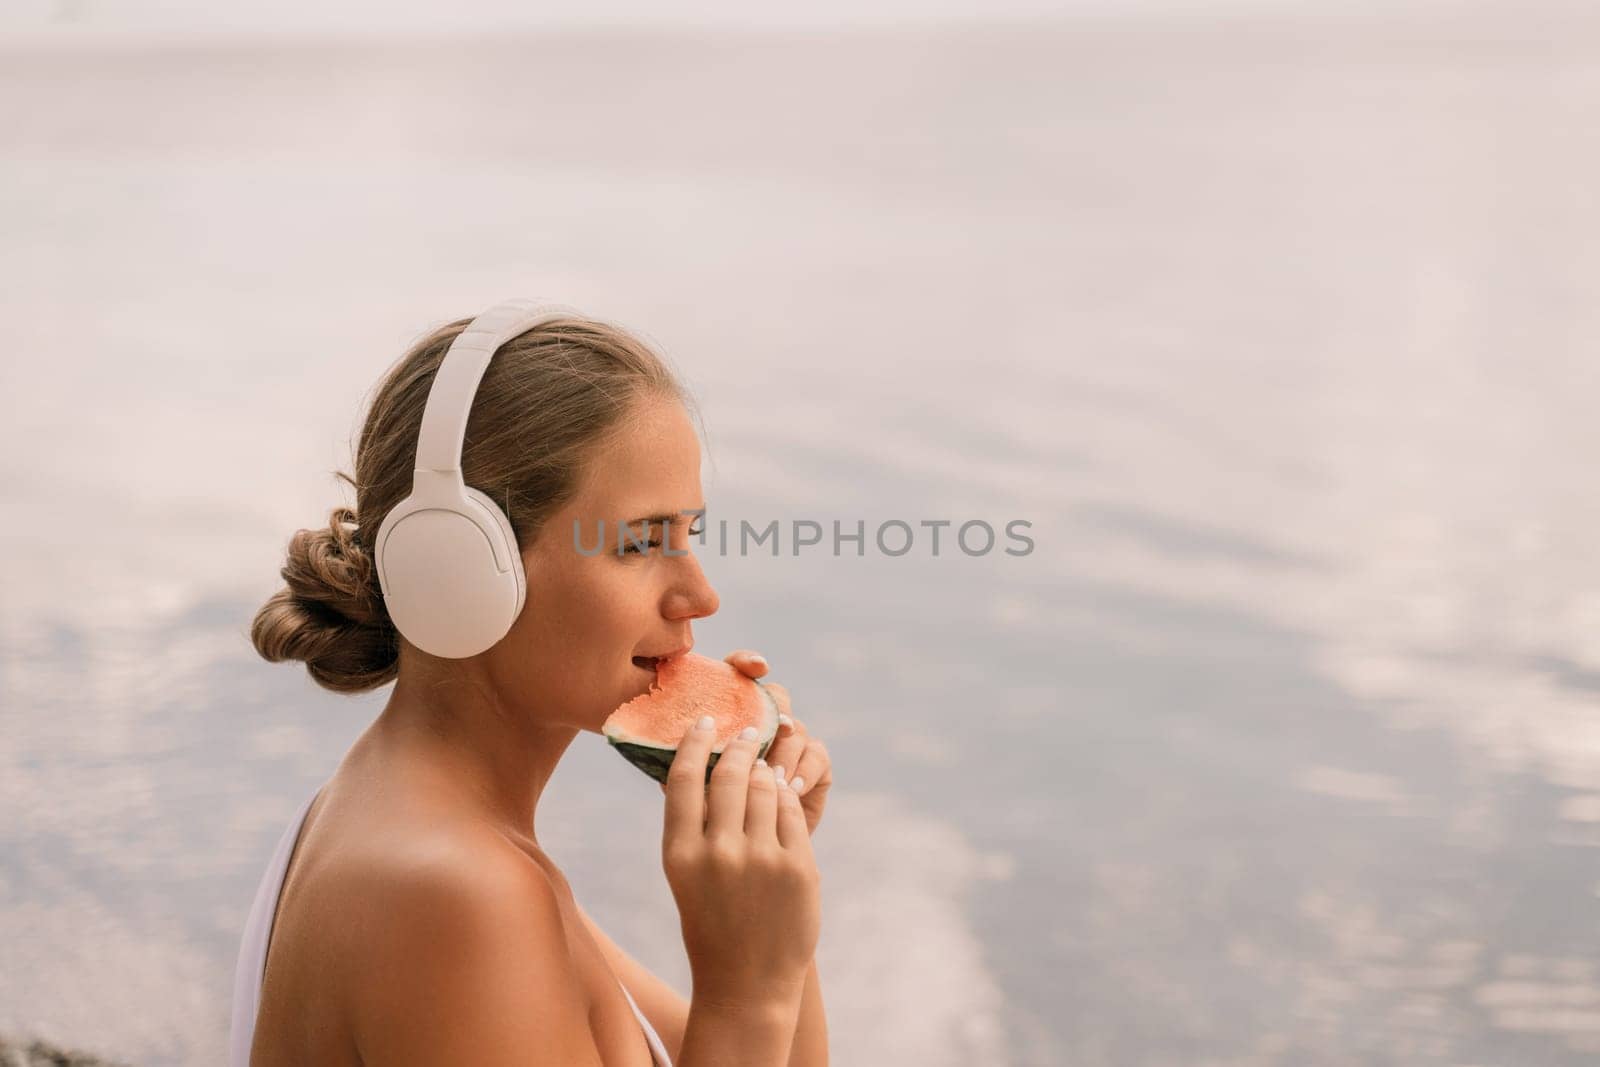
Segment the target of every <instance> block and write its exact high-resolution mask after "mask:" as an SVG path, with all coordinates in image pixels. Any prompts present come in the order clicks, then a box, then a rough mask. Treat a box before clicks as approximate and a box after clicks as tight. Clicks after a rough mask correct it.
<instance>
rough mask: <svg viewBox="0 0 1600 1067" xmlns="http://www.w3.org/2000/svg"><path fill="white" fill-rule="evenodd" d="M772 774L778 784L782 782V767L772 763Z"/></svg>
mask: <svg viewBox="0 0 1600 1067" xmlns="http://www.w3.org/2000/svg"><path fill="white" fill-rule="evenodd" d="M772 773H773V775H775V776H776V777H777V779H778V781H780V782H781V781H783V767H782V765H780V764H777V763H774V764H773V765H772Z"/></svg>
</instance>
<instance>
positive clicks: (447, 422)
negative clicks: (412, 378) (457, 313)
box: [415, 299, 581, 481]
mask: <svg viewBox="0 0 1600 1067" xmlns="http://www.w3.org/2000/svg"><path fill="white" fill-rule="evenodd" d="M574 317H581V314H580V313H579V312H578V311H576V310H574V309H572V308H569V307H564V306H562V305H559V304H540V303H537V302H535V301H532V300H522V299H518V300H507V301H505V302H504V303H501V304H496V305H495V306H494V307H492V308H490V309H489V310H488V311H485V312H484V313H483V314H482V315H479V316H478V317H477V318H475V319H473V320H472V322H471V323H470V324H468V326H467V328H466V329H465V330H462V331H461V333H460V334H459V335H457V337H456V339H455V340H454V341H452V342H451V344H450V348H449V350H448V351H447V352H445V355H444V362H442V363H441V364H440V365H439V370H438V372H437V373H436V374H435V375H434V378H433V387H432V388H431V389H429V390H428V400H427V403H426V404H425V405H424V406H423V409H422V430H421V432H420V433H419V434H418V435H417V465H416V471H415V473H416V475H417V481H421V480H422V479H423V478H424V477H425V472H427V473H433V474H455V475H457V476H458V478H459V475H460V473H461V447H462V443H463V441H464V440H465V439H466V436H467V417H468V416H469V415H471V414H472V400H473V398H474V397H475V396H477V393H478V383H479V382H480V381H482V380H483V372H484V371H486V370H488V368H489V360H490V359H492V358H493V357H494V353H495V349H497V348H499V347H500V346H501V345H503V344H505V343H506V342H507V341H509V340H511V339H512V338H513V337H516V336H517V335H519V334H522V333H526V332H527V331H529V330H531V329H533V328H534V327H535V326H538V325H541V324H543V323H546V322H550V321H553V320H555V319H566V318H574Z"/></svg>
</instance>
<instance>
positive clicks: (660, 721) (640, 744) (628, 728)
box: [600, 652, 778, 782]
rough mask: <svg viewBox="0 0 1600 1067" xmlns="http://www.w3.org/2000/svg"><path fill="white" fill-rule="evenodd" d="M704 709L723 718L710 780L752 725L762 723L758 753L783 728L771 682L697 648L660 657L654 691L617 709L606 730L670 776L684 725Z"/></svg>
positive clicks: (631, 753) (647, 769)
mask: <svg viewBox="0 0 1600 1067" xmlns="http://www.w3.org/2000/svg"><path fill="white" fill-rule="evenodd" d="M702 715H711V716H713V717H714V718H715V719H716V721H717V725H716V727H715V729H716V736H715V738H714V739H713V740H712V743H711V754H710V755H709V756H708V757H707V759H706V781H707V782H709V781H710V780H711V769H712V768H713V767H715V766H716V765H717V760H718V759H719V758H720V757H721V755H722V750H723V749H724V748H726V747H727V746H728V743H729V742H730V741H732V740H733V739H734V738H736V737H738V736H739V731H741V730H743V729H744V728H745V727H746V726H754V727H755V728H756V742H757V745H758V748H757V751H756V757H757V758H758V759H759V758H761V757H763V756H765V755H766V754H767V749H768V748H770V747H771V746H772V740H773V738H774V737H776V736H777V734H778V702H777V700H776V699H775V698H774V697H773V695H772V693H771V692H770V691H769V690H768V689H767V687H766V686H764V685H762V684H761V683H760V682H759V681H757V680H756V679H754V678H751V677H750V676H749V675H747V674H745V673H744V672H743V671H741V670H739V668H737V667H735V666H734V665H733V664H731V663H726V662H724V661H722V660H718V659H712V658H711V657H710V656H702V655H700V654H698V653H695V652H686V653H684V654H683V655H680V656H672V657H670V658H668V659H664V660H660V661H659V662H658V663H657V664H656V679H655V681H654V682H653V683H651V685H650V691H649V692H647V693H643V694H641V695H640V696H636V697H634V698H633V699H632V700H630V701H628V702H627V703H626V704H623V705H622V706H621V707H619V708H618V709H617V710H616V711H613V712H612V713H611V714H610V715H609V716H607V717H606V721H605V723H604V724H602V725H601V727H600V732H601V733H602V734H604V735H605V738H606V741H607V742H609V743H610V744H611V745H612V747H614V748H615V749H616V750H617V751H618V752H620V753H622V756H623V758H624V759H626V760H627V761H628V762H629V763H631V764H633V765H634V766H635V767H637V768H639V769H640V770H641V771H643V772H644V773H645V774H648V775H649V776H650V777H651V778H654V779H655V780H656V781H658V782H665V781H666V780H667V770H668V768H670V767H671V766H672V759H673V757H674V756H676V755H677V754H678V742H679V741H680V740H682V739H683V734H684V731H685V730H687V729H688V728H689V725H690V724H691V723H693V722H695V721H696V720H698V719H699V718H700V716H702Z"/></svg>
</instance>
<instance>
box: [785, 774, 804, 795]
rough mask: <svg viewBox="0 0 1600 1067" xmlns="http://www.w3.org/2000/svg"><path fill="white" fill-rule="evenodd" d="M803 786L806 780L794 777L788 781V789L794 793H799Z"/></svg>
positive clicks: (797, 776)
mask: <svg viewBox="0 0 1600 1067" xmlns="http://www.w3.org/2000/svg"><path fill="white" fill-rule="evenodd" d="M805 784H806V780H805V779H804V778H802V777H800V776H799V775H795V776H794V777H793V778H791V779H789V788H790V789H793V790H794V791H795V792H796V793H798V792H800V789H801V787H802V786H804V785H805Z"/></svg>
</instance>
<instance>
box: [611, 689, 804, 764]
mask: <svg viewBox="0 0 1600 1067" xmlns="http://www.w3.org/2000/svg"><path fill="white" fill-rule="evenodd" d="M752 680H753V681H754V682H755V683H756V688H757V689H759V690H760V691H761V695H762V696H764V697H766V698H767V714H766V716H765V717H764V723H763V727H764V728H763V729H762V731H761V733H760V734H759V735H758V736H757V738H756V740H758V741H759V742H761V746H760V748H758V749H757V750H756V758H757V759H760V758H762V757H763V756H765V755H766V754H767V749H769V748H771V747H772V742H773V739H774V738H776V737H777V736H778V710H779V709H778V699H777V698H776V697H774V696H773V695H772V691H771V690H770V689H768V688H767V687H766V685H765V684H764V683H763V682H762V681H761V679H759V678H756V679H752ZM606 742H607V743H608V744H609V745H610V746H611V747H612V748H614V749H616V750H617V751H618V752H620V753H622V758H623V759H625V760H627V761H628V762H629V763H631V764H633V765H634V766H635V767H637V768H639V769H640V770H641V771H643V772H644V773H645V774H648V775H649V776H650V777H651V778H654V779H655V780H656V781H658V782H663V783H664V782H666V780H667V771H668V770H670V769H671V767H672V760H673V758H674V757H675V756H677V754H678V749H677V746H676V745H671V746H665V745H646V744H640V743H639V742H636V741H618V740H617V739H616V738H614V737H612V736H611V735H609V734H607V735H606ZM721 757H722V753H720V752H713V753H711V754H710V755H709V756H707V757H706V784H707V785H709V784H711V770H712V768H714V767H715V766H716V765H717V760H718V759H720V758H721Z"/></svg>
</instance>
